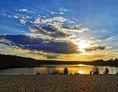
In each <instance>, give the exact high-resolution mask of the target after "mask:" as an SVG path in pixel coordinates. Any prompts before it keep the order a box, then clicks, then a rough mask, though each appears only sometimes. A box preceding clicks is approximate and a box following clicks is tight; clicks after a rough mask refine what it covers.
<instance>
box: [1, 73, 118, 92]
mask: <svg viewBox="0 0 118 92" xmlns="http://www.w3.org/2000/svg"><path fill="white" fill-rule="evenodd" d="M0 92H118V75H19V76H9V75H0Z"/></svg>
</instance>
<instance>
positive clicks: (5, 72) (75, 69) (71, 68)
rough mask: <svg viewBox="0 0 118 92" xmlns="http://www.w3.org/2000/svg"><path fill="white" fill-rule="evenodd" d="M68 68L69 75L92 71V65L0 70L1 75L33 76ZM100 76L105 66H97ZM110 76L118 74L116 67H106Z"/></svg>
mask: <svg viewBox="0 0 118 92" xmlns="http://www.w3.org/2000/svg"><path fill="white" fill-rule="evenodd" d="M65 66H66V67H68V70H69V73H72V74H74V73H81V74H89V72H90V71H91V70H92V69H93V67H94V66H92V65H83V64H77V65H47V66H41V67H34V68H14V69H5V70H0V74H1V75H22V74H25V75H34V74H36V73H49V71H50V72H51V71H53V70H54V69H57V70H59V71H60V72H63V69H64V67H65ZM98 68H99V72H100V74H103V72H104V68H105V66H98ZM108 68H109V73H110V74H116V72H118V67H108Z"/></svg>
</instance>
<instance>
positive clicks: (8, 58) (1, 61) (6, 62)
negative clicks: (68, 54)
mask: <svg viewBox="0 0 118 92" xmlns="http://www.w3.org/2000/svg"><path fill="white" fill-rule="evenodd" d="M48 64H57V65H58V64H88V65H100V66H116V67H118V59H115V60H113V59H110V60H108V61H103V60H95V61H91V62H80V61H54V60H35V59H32V58H25V57H19V56H12V55H3V54H0V69H6V68H22V67H38V66H41V65H48Z"/></svg>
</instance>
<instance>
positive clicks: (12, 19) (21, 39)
mask: <svg viewBox="0 0 118 92" xmlns="http://www.w3.org/2000/svg"><path fill="white" fill-rule="evenodd" d="M0 53H1V54H9V55H17V56H22V57H31V58H35V59H41V60H48V59H51V60H79V61H90V60H97V59H104V60H108V59H110V58H118V0H0Z"/></svg>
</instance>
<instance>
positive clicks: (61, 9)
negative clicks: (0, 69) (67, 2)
mask: <svg viewBox="0 0 118 92" xmlns="http://www.w3.org/2000/svg"><path fill="white" fill-rule="evenodd" d="M59 11H64V12H65V11H68V9H66V8H64V7H62V8H60V9H59Z"/></svg>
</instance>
